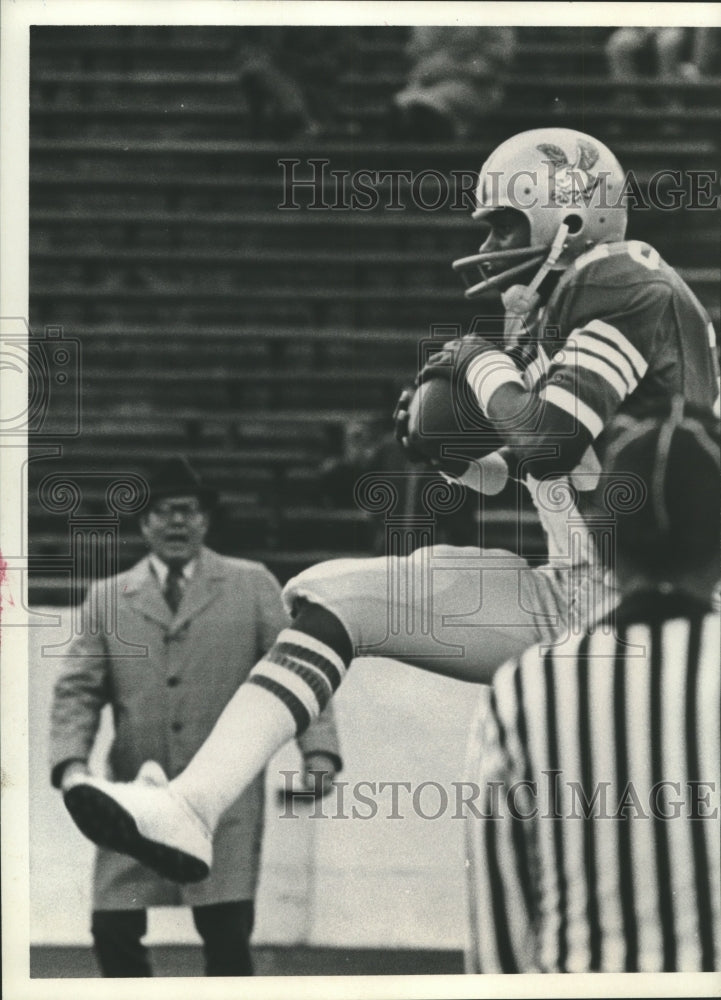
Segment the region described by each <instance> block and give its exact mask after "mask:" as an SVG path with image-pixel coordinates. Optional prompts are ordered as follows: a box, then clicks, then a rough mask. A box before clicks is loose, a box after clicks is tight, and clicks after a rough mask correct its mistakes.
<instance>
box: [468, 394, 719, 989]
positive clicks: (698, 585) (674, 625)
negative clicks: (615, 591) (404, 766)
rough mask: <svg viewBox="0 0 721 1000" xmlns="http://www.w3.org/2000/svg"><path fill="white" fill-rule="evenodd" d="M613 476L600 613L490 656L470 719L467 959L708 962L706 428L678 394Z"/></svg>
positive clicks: (710, 779) (713, 639) (711, 897)
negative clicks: (608, 583) (615, 495)
mask: <svg viewBox="0 0 721 1000" xmlns="http://www.w3.org/2000/svg"><path fill="white" fill-rule="evenodd" d="M613 470H614V472H615V473H616V474H619V473H623V471H624V470H633V473H634V474H635V475H637V476H638V480H640V481H643V482H644V483H645V484H646V489H645V491H644V492H645V497H644V498H643V502H639V503H637V504H635V505H634V504H630V505H629V509H628V510H627V511H626V512H624V513H620V512H619V513H617V515H616V522H615V527H616V546H615V566H614V567H613V570H614V573H615V579H616V583H617V586H618V588H619V590H620V593H621V599H620V603H619V605H618V607H617V608H616V609H615V611H614V612H613V614H612V615H611V616H609V617H608V618H606V619H604V620H602V621H600V622H597V623H596V625H595V626H594V627H592V628H591V629H589V630H588V632H587V633H586V634H584V635H582V636H578V637H573V638H571V639H567V640H565V641H564V643H563V645H559V646H555V647H535V648H534V649H531V650H529V651H528V652H527V653H525V654H524V655H523V657H522V658H521V659H520V660H517V661H515V662H511V663H508V664H506V665H505V666H504V667H502V668H501V669H500V670H499V671H498V673H497V674H496V677H495V678H494V681H493V684H492V687H491V689H490V694H489V696H488V697H487V698H486V699H484V701H483V703H482V706H481V709H480V710H479V717H478V720H477V725H476V726H475V727H474V732H473V736H472V738H471V747H470V753H471V755H472V756H471V759H472V761H473V762H474V768H475V773H476V774H480V779H481V780H480V793H481V794H480V797H479V800H478V803H479V805H478V806H477V807H476V814H477V815H474V816H470V817H469V818H468V822H467V828H468V862H469V863H468V864H467V870H468V874H469V877H468V890H469V891H468V906H469V918H470V919H469V947H468V953H467V971H468V972H510V973H513V972H594V971H598V972H710V971H717V970H718V969H719V968H720V967H721V916H720V913H719V906H720V900H721V879H720V875H719V829H720V826H719V811H720V803H719V785H720V783H721V778H720V775H719V767H720V764H719V761H720V758H721V748H720V741H719V706H720V704H721V692H720V691H719V675H720V672H721V671H720V662H719V661H720V659H721V656H720V648H721V639H720V635H719V620H720V619H719V615H718V614H717V613H716V612H715V611H714V610H713V609H712V594H713V592H714V588H715V586H716V584H717V582H718V577H719V548H720V543H721V539H720V530H719V521H720V518H719V510H720V496H719V492H720V490H719V487H720V476H719V437H718V428H717V427H709V426H708V425H707V424H702V423H701V422H699V421H698V420H696V419H694V418H692V417H690V416H689V415H688V414H686V415H684V413H683V402H682V401H676V402H675V403H674V405H673V407H672V410H671V413H670V415H667V416H666V417H665V418H661V419H659V420H649V421H646V422H645V423H644V422H642V423H641V424H639V423H635V425H634V428H633V429H632V430H630V431H628V432H627V433H626V434H625V435H623V434H622V435H621V436H620V437H619V440H618V443H617V446H616V449H615V458H614V462H613ZM619 481H621V480H619ZM631 507H634V509H630V508H631ZM609 562H610V559H609ZM481 803H482V804H483V807H484V808H483V809H481V808H480V804H481ZM479 816H480V817H481V818H479Z"/></svg>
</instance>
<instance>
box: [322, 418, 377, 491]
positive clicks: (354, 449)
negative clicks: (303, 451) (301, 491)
mask: <svg viewBox="0 0 721 1000" xmlns="http://www.w3.org/2000/svg"><path fill="white" fill-rule="evenodd" d="M373 431H374V428H373V425H372V424H371V423H370V422H369V421H365V420H349V421H348V422H347V423H346V424H345V425H344V426H343V428H342V444H341V453H340V455H335V456H333V457H331V458H327V459H326V460H325V461H324V462H323V463H322V465H321V467H320V474H319V476H320V493H321V502H322V503H323V504H324V506H326V507H333V508H339V509H344V508H345V509H350V508H353V507H355V506H356V501H355V487H356V483H357V482H358V480H359V479H360V478H361V476H363V475H364V474H365V473H366V472H370V471H371V470H372V469H373V467H374V466H373V461H374V457H375V452H376V448H377V437H376V435H375V434H374V432H373Z"/></svg>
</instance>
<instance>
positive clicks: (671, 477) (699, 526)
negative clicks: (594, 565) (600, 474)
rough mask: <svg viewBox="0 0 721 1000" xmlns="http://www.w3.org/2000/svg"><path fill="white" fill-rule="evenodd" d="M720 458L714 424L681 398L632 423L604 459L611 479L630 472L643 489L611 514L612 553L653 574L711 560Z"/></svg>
mask: <svg viewBox="0 0 721 1000" xmlns="http://www.w3.org/2000/svg"><path fill="white" fill-rule="evenodd" d="M720 458H721V447H720V435H719V422H718V420H717V419H716V418H715V417H714V416H713V415H712V414H710V413H708V412H704V411H701V410H698V409H695V408H692V407H690V406H689V405H688V404H686V403H684V400H683V399H682V398H681V397H676V398H674V399H673V400H672V401H670V403H669V404H668V406H667V407H666V408H665V410H664V411H663V412H659V413H656V414H652V415H650V416H649V417H648V418H647V419H645V420H641V421H634V422H633V424H631V425H630V426H629V427H628V428H627V429H626V430H625V432H624V433H622V434H621V436H620V437H619V438H618V440H617V441H616V442H615V444H614V445H612V446H611V449H610V450H609V455H608V459H609V468H610V472H611V478H612V479H613V475H614V473H618V474H623V473H624V472H631V473H633V474H634V475H635V476H636V477H638V478H639V479H640V480H641V481H642V482H643V484H644V489H643V491H642V492H643V493H644V494H645V495H644V496H643V497H639V502H636V503H631V504H629V505H628V507H627V509H625V510H624V509H620V510H617V511H616V512H615V517H616V541H617V546H618V551H619V554H623V555H624V556H625V557H626V558H627V559H631V560H633V561H634V562H636V563H637V564H638V565H639V566H643V567H644V568H646V570H648V571H650V572H652V573H654V574H656V575H661V574H665V573H669V572H671V573H673V572H674V571H675V572H680V571H681V572H683V571H690V570H693V569H697V568H701V567H703V566H705V565H706V564H707V563H708V561H709V560H710V559H718V556H719V546H720V545H721V473H720V471H719V466H720ZM619 482H621V480H620V479H619Z"/></svg>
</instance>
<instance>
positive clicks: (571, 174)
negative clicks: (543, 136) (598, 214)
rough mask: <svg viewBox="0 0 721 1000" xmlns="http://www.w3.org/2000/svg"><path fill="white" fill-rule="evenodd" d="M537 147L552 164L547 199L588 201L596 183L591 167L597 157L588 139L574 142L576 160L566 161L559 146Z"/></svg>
mask: <svg viewBox="0 0 721 1000" xmlns="http://www.w3.org/2000/svg"><path fill="white" fill-rule="evenodd" d="M536 149H538V150H540V151H541V152H542V153H545V154H546V156H547V157H548V160H547V161H546V162H547V163H549V164H550V166H551V178H550V187H551V190H550V192H549V193H550V198H551V201H553V202H555V204H556V205H563V206H566V205H578V204H579V203H580V201H581V199H584V200H586V201H587V199H588V198H590V196H591V194H592V193H593V191H594V190H595V188H596V187H597V185H598V183H599V178H598V176H597V175H595V174H592V173H591V167H593V166H594V164H595V163H596V161H597V160H598V150H597V149H596V147H595V146H593V145H591V143H590V142H586V141H585V140H584V139H579V140H578V142H577V144H576V160H575V162H574V163H569V162H568V157H567V156H566V154H565V153H564V151H563V150H562V149H561V148H560V146H554V145H553V143H543V144H542V145H540V146H536Z"/></svg>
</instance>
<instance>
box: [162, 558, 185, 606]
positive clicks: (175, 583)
mask: <svg viewBox="0 0 721 1000" xmlns="http://www.w3.org/2000/svg"><path fill="white" fill-rule="evenodd" d="M182 579H183V571H182V569H180V568H179V567H178V566H171V567H169V569H168V575H167V577H166V580H165V589H164V590H163V596H164V597H165V600H166V602H167V604H168V607H169V608H170V610H171V611H172V612H173V614H175V612H176V611H177V610H178V607H179V606H180V599H181V598H182V596H183V588H182V586H181V583H180V581H181V580H182Z"/></svg>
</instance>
